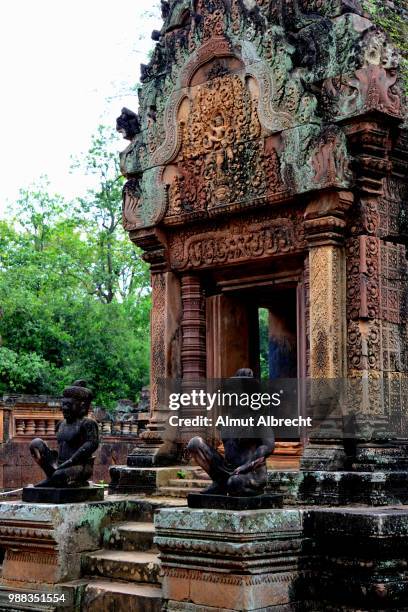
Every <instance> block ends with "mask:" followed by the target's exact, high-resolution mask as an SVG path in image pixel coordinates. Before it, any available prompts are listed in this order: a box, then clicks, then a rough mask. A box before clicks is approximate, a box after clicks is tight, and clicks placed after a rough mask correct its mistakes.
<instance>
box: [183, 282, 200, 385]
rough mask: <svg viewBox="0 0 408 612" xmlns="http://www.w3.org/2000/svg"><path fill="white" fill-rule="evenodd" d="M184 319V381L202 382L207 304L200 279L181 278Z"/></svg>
mask: <svg viewBox="0 0 408 612" xmlns="http://www.w3.org/2000/svg"><path fill="white" fill-rule="evenodd" d="M181 300H182V307H183V318H182V322H181V329H182V346H181V368H182V376H183V380H185V381H187V380H200V379H202V378H205V375H206V350H205V349H206V333H205V302H204V295H203V290H202V287H201V282H200V278H199V277H198V276H196V275H195V274H184V275H183V276H182V278H181Z"/></svg>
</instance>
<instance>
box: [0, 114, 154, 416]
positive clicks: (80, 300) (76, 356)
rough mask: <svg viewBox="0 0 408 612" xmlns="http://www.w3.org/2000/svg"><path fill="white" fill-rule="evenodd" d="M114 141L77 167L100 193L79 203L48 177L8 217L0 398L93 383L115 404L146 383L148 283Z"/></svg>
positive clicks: (0, 291) (0, 262)
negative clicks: (79, 381)
mask: <svg viewBox="0 0 408 612" xmlns="http://www.w3.org/2000/svg"><path fill="white" fill-rule="evenodd" d="M112 141H113V135H112V134H111V133H110V132H109V131H108V129H107V128H105V127H103V126H100V127H99V129H98V132H97V134H96V135H95V136H94V138H93V140H92V144H91V147H90V149H89V151H88V152H87V154H86V155H85V156H84V157H83V159H81V160H79V161H77V162H76V164H75V166H76V168H77V169H79V170H80V171H82V172H86V173H88V174H93V175H94V178H95V187H94V188H93V189H92V190H89V192H88V193H87V195H86V197H84V198H81V199H78V200H76V201H73V202H67V201H64V199H63V198H62V197H61V196H58V195H53V194H51V193H50V190H49V184H48V183H47V181H46V179H45V178H44V177H42V178H41V180H40V181H39V183H38V185H36V186H32V187H30V188H29V189H22V190H21V192H20V196H19V198H18V200H17V201H16V202H15V204H14V205H13V207H12V210H11V211H10V212H11V215H10V218H9V219H8V220H7V221H0V337H1V342H0V393H8V392H18V393H32V394H39V393H45V394H52V395H54V394H55V395H57V394H59V393H60V392H61V389H62V388H63V386H64V385H65V384H68V383H70V382H72V380H74V379H75V378H79V377H81V378H85V379H86V380H87V381H88V383H89V385H90V386H91V387H92V388H93V390H94V392H95V395H96V402H97V403H99V404H102V405H105V406H107V407H110V406H112V405H113V404H114V403H115V402H116V400H118V399H120V398H124V397H127V398H130V399H135V398H136V397H137V395H138V392H139V391H140V388H141V387H142V386H143V385H144V384H147V382H148V355H149V346H148V342H149V332H148V328H149V312H150V285H149V275H148V270H147V266H146V264H144V262H143V261H142V260H141V258H140V253H138V252H137V250H136V249H135V247H133V245H132V244H131V243H130V241H129V240H128V238H127V236H125V234H124V232H123V230H122V228H121V225H120V220H121V190H122V178H121V177H120V172H119V168H118V164H117V155H116V153H115V152H113V151H111V150H110V145H111V143H112Z"/></svg>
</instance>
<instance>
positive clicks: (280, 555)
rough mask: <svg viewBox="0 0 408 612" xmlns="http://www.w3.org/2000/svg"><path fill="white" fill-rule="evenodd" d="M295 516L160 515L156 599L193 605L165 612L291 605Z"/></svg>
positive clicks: (297, 533) (297, 549)
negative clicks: (159, 594) (160, 596)
mask: <svg viewBox="0 0 408 612" xmlns="http://www.w3.org/2000/svg"><path fill="white" fill-rule="evenodd" d="M301 516H302V513H301V511H300V510H295V509H290V510H289V509H288V510H281V509H276V510H245V511H230V510H211V509H205V510H199V509H191V508H177V509H162V510H160V511H159V513H158V514H157V515H156V517H155V525H156V533H157V535H156V537H155V543H156V544H157V545H158V547H159V550H160V558H161V562H162V574H163V597H164V599H166V600H168V601H169V602H173V603H172V605H175V602H181V604H182V605H184V604H187V602H188V604H189V605H190V606H192V607H190V608H188V607H187V608H183V607H181V608H177V607H176V608H174V607H173V608H170V609H174V610H176V609H180V610H183V609H185V610H189V609H191V610H197V612H198V611H199V610H207V611H211V610H214V611H215V610H222V611H225V610H237V611H238V610H239V611H240V612H246V611H251V612H252V611H253V612H254V611H259V610H275V607H276V606H278V607H279V606H281V607H282V606H290V605H292V604H294V597H295V595H294V585H295V583H296V581H297V579H298V569H299V557H300V555H301V554H302V552H301V551H302V548H301V547H302V536H301V531H302V519H301ZM276 609H279V608H276ZM281 609H282V610H284V607H282V608H281ZM288 609H290V608H288Z"/></svg>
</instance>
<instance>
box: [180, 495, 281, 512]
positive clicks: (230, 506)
mask: <svg viewBox="0 0 408 612" xmlns="http://www.w3.org/2000/svg"><path fill="white" fill-rule="evenodd" d="M187 504H188V507H189V508H216V509H219V510H264V509H266V508H282V506H283V495H277V494H276V495H272V494H271V495H256V496H253V497H233V496H232V495H207V494H203V493H189V495H188V496H187Z"/></svg>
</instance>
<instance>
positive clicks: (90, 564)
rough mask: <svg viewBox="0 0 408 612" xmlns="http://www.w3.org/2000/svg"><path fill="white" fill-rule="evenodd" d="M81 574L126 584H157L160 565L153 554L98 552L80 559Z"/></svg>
mask: <svg viewBox="0 0 408 612" xmlns="http://www.w3.org/2000/svg"><path fill="white" fill-rule="evenodd" d="M82 567H83V573H84V574H85V575H87V576H102V577H103V578H111V579H114V580H125V581H127V582H139V583H153V584H158V583H159V574H160V565H159V559H158V555H157V554H156V553H155V552H140V551H133V550H99V551H96V552H93V553H88V554H86V555H84V556H83V558H82Z"/></svg>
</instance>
